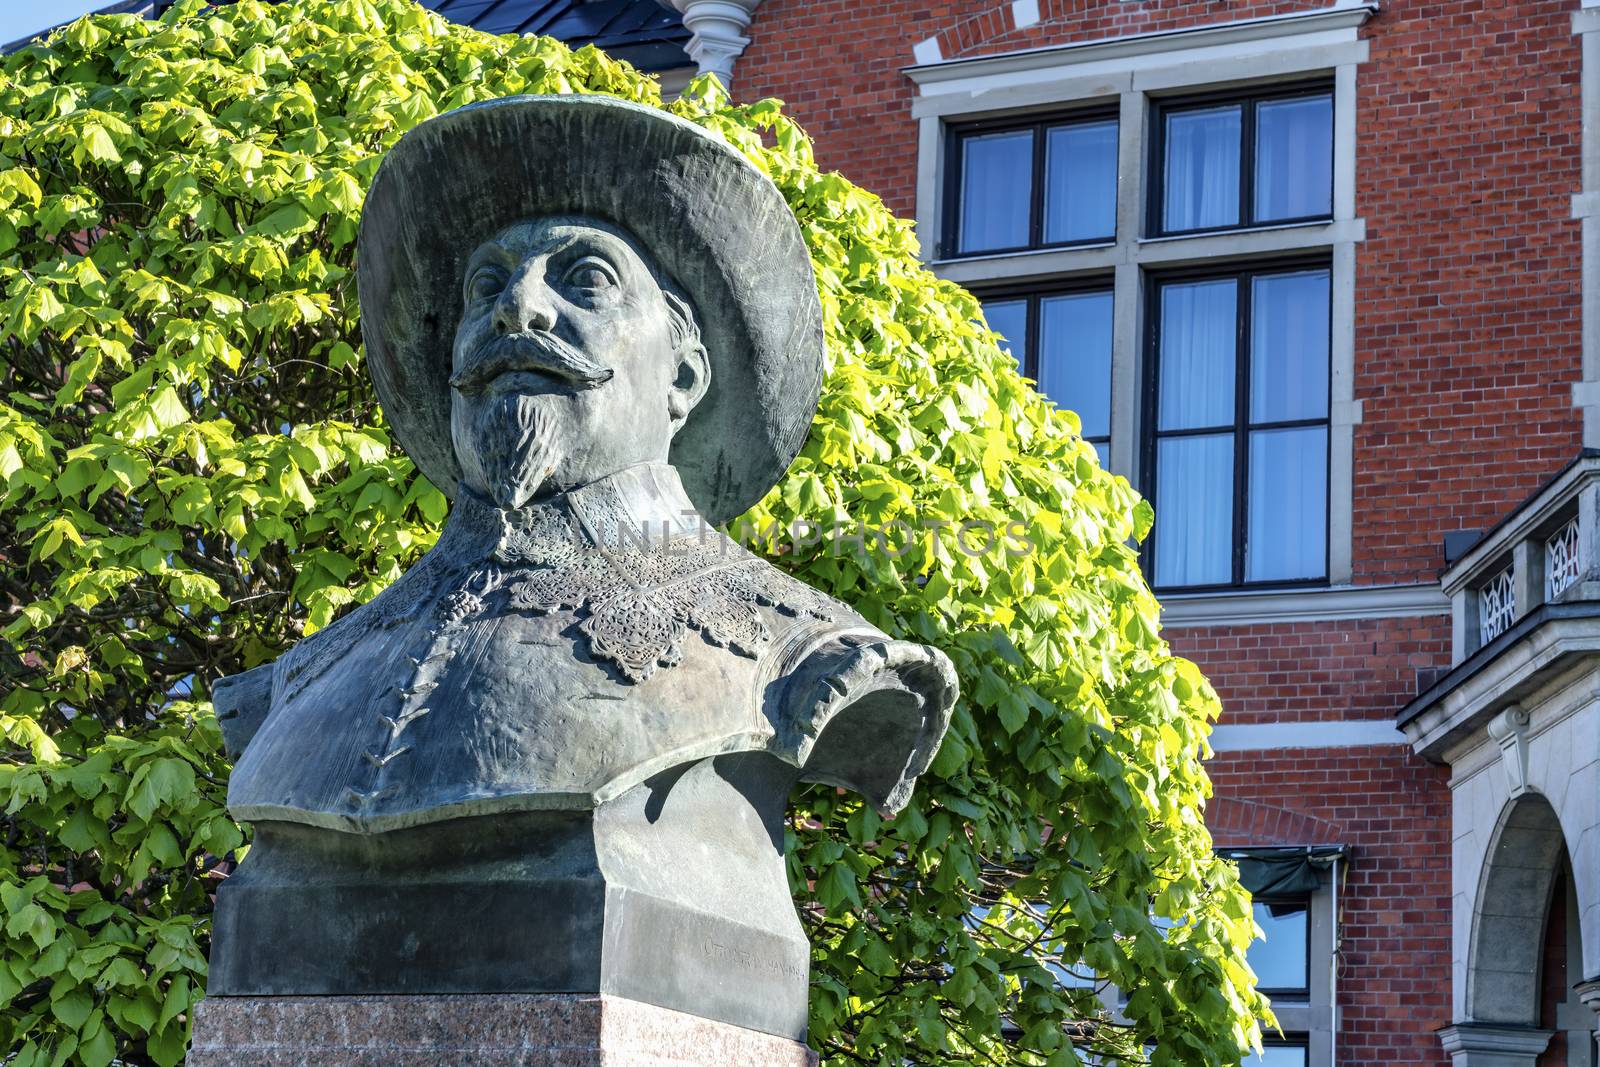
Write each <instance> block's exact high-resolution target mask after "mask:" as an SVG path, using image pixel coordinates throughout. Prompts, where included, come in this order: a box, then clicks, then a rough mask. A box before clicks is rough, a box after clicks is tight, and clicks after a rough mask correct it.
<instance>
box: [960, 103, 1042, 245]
mask: <svg viewBox="0 0 1600 1067" xmlns="http://www.w3.org/2000/svg"><path fill="white" fill-rule="evenodd" d="M1032 183H1033V132H1032V131H1031V130H1017V131H1015V132H1012V133H985V134H977V135H974V136H972V137H967V138H964V139H963V140H962V142H961V236H960V241H959V244H960V248H961V251H963V252H982V251H986V250H988V249H994V248H1021V247H1023V246H1024V245H1026V244H1027V243H1028V211H1029V209H1030V208H1031V207H1032V203H1033V196H1032V191H1031V190H1032Z"/></svg>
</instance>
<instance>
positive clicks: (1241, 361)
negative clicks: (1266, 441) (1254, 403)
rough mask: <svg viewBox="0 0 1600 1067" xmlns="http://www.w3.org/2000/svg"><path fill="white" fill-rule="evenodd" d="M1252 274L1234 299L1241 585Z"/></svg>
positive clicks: (1238, 580) (1236, 527) (1240, 575)
mask: <svg viewBox="0 0 1600 1067" xmlns="http://www.w3.org/2000/svg"><path fill="white" fill-rule="evenodd" d="M1253 277H1254V275H1252V274H1250V273H1248V272H1247V273H1244V274H1240V275H1239V283H1238V284H1239V295H1238V297H1237V299H1236V301H1235V305H1236V307H1237V308H1238V316H1239V318H1238V322H1237V324H1236V328H1235V333H1234V337H1235V340H1234V345H1235V352H1234V359H1233V367H1234V375H1235V378H1234V400H1233V403H1234V411H1233V426H1234V439H1233V584H1234V585H1243V584H1244V579H1245V574H1244V564H1245V548H1246V541H1247V540H1248V538H1249V531H1250V527H1249V525H1248V523H1249V518H1250V512H1249V494H1250V327H1249V324H1250V298H1251V295H1252V294H1251V285H1250V281H1251V278H1253Z"/></svg>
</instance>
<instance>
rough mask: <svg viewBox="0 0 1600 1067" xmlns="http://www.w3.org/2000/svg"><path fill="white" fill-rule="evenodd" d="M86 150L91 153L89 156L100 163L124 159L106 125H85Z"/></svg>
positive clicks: (84, 143)
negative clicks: (106, 129)
mask: <svg viewBox="0 0 1600 1067" xmlns="http://www.w3.org/2000/svg"><path fill="white" fill-rule="evenodd" d="M80 143H81V144H82V145H83V149H84V151H86V152H88V153H89V158H90V159H93V160H96V161H98V162H100V163H118V162H121V160H122V153H120V152H118V151H117V144H116V142H115V141H113V140H112V139H111V135H110V134H109V133H107V132H106V131H105V127H103V126H98V125H96V124H94V123H92V122H91V123H88V124H86V125H85V126H84V127H83V132H82V140H81V142H80Z"/></svg>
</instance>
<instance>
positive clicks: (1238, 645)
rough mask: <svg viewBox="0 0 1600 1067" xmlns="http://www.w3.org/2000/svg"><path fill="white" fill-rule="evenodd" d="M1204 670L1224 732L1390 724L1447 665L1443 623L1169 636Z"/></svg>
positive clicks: (1190, 631)
mask: <svg viewBox="0 0 1600 1067" xmlns="http://www.w3.org/2000/svg"><path fill="white" fill-rule="evenodd" d="M1167 639H1168V641H1169V642H1170V643H1171V644H1172V647H1173V650H1174V651H1176V652H1177V653H1178V654H1179V655H1181V656H1185V657H1187V658H1189V659H1192V660H1194V661H1195V662H1196V663H1198V664H1200V665H1201V666H1202V667H1204V668H1205V670H1206V676H1207V677H1208V678H1210V679H1211V684H1212V685H1213V686H1215V687H1216V690H1217V695H1218V696H1220V697H1221V698H1222V703H1223V707H1224V708H1225V709H1226V717H1225V718H1224V720H1223V721H1224V722H1227V723H1231V724H1234V725H1244V724H1256V723H1269V722H1326V721H1330V720H1339V719H1393V718H1394V714H1395V711H1396V710H1397V709H1398V708H1399V707H1400V706H1401V705H1403V704H1405V703H1406V701H1408V700H1410V699H1411V698H1412V697H1414V696H1416V694H1417V672H1419V671H1423V670H1427V669H1432V668H1438V667H1448V666H1449V665H1450V620H1449V619H1448V618H1446V617H1444V616H1427V617H1420V618H1401V619H1348V620H1342V621H1339V622H1293V623H1273V624H1270V625H1258V626H1214V627H1186V628H1184V629H1180V630H1168V631H1167Z"/></svg>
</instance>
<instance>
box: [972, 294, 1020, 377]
mask: <svg viewBox="0 0 1600 1067" xmlns="http://www.w3.org/2000/svg"><path fill="white" fill-rule="evenodd" d="M979 306H981V307H982V308H983V317H984V318H985V319H986V320H987V321H988V323H989V329H991V330H993V331H994V332H995V333H997V334H999V335H1000V336H1001V337H1003V338H1005V340H1004V341H1002V342H1001V343H1000V347H1001V348H1004V349H1007V350H1008V351H1010V353H1011V354H1012V355H1013V356H1016V357H1017V362H1018V363H1021V362H1022V361H1023V359H1024V358H1025V356H1024V353H1026V352H1027V351H1028V302H1027V301H1026V300H986V301H984V302H983V303H982V304H981V305H979Z"/></svg>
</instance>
